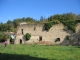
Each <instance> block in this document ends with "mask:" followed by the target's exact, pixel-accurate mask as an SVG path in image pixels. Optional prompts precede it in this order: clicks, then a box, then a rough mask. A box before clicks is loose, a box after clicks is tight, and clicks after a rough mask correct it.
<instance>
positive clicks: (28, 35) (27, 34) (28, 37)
mask: <svg viewBox="0 0 80 60" xmlns="http://www.w3.org/2000/svg"><path fill="white" fill-rule="evenodd" d="M24 38H25V39H26V41H27V40H30V38H31V34H29V33H26V34H25V35H24Z"/></svg>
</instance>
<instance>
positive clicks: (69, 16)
mask: <svg viewBox="0 0 80 60" xmlns="http://www.w3.org/2000/svg"><path fill="white" fill-rule="evenodd" d="M70 20H80V14H78V15H76V14H74V13H72V12H70V13H64V14H54V15H51V16H50V17H48V18H44V17H43V16H41V17H40V19H39V20H36V19H34V18H31V17H27V18H25V17H23V18H17V19H14V20H8V21H7V22H6V23H2V22H1V23H0V31H2V32H6V31H13V32H16V29H17V26H18V25H19V23H21V22H27V23H28V24H35V23H48V22H51V21H55V22H67V21H70ZM70 23H71V22H70ZM65 25H66V24H65Z"/></svg>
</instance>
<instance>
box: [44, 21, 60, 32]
mask: <svg viewBox="0 0 80 60" xmlns="http://www.w3.org/2000/svg"><path fill="white" fill-rule="evenodd" d="M58 23H60V21H59V20H54V21H51V22H48V23H45V24H44V29H45V30H47V31H49V29H50V28H51V27H52V26H53V25H54V24H58Z"/></svg>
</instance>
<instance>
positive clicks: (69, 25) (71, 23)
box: [62, 20, 77, 32]
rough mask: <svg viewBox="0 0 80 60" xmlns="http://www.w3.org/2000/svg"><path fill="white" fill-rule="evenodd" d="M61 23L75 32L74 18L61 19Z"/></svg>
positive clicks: (75, 23)
mask: <svg viewBox="0 0 80 60" xmlns="http://www.w3.org/2000/svg"><path fill="white" fill-rule="evenodd" d="M62 23H63V24H64V25H65V26H66V27H67V28H68V29H69V30H72V31H73V32H76V26H77V22H76V20H67V21H62Z"/></svg>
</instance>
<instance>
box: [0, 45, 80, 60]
mask: <svg viewBox="0 0 80 60" xmlns="http://www.w3.org/2000/svg"><path fill="white" fill-rule="evenodd" d="M0 60H80V47H77V46H42V45H7V47H4V45H2V44H1V45H0Z"/></svg>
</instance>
